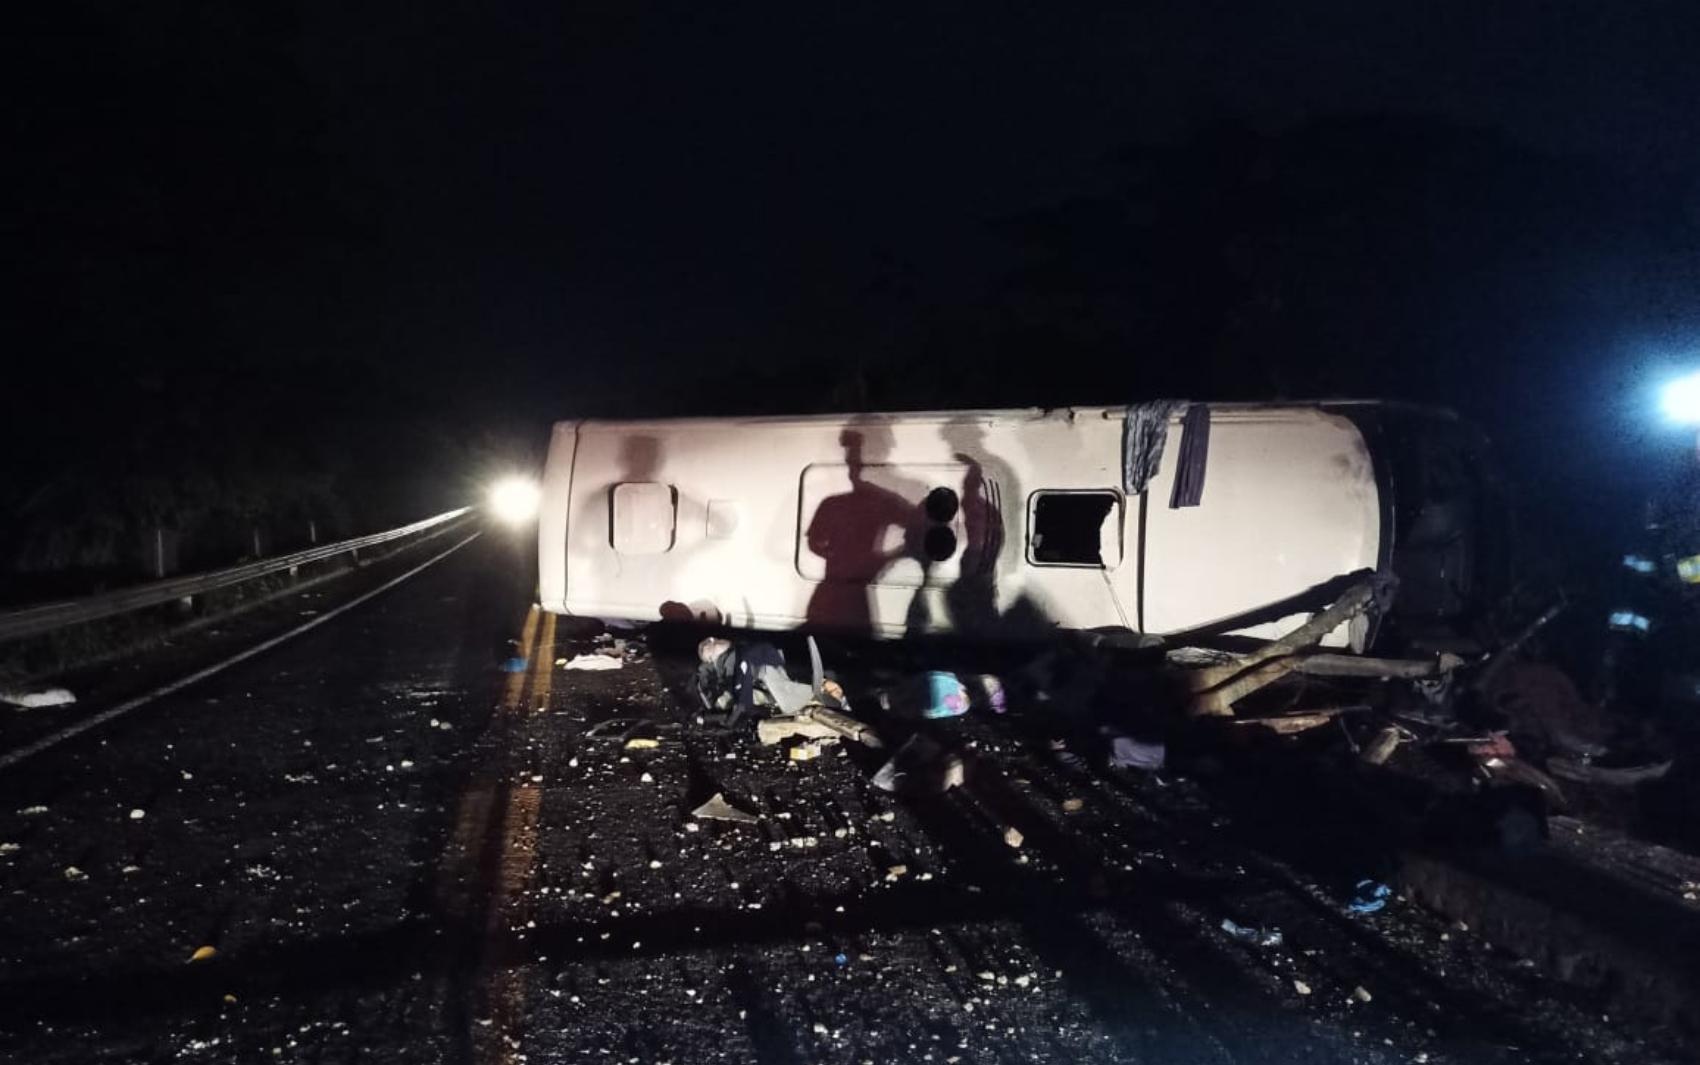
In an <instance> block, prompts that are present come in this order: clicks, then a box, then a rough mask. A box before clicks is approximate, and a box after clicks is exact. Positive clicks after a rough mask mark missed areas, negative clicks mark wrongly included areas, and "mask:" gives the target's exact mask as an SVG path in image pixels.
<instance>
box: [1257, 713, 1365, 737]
mask: <svg viewBox="0 0 1700 1065" xmlns="http://www.w3.org/2000/svg"><path fill="white" fill-rule="evenodd" d="M1367 709H1369V707H1367V706H1335V707H1329V708H1328V709H1325V710H1305V711H1302V712H1300V713H1296V714H1280V715H1278V716H1276V717H1238V718H1235V719H1234V724H1236V725H1261V726H1262V727H1264V728H1266V729H1269V730H1270V731H1272V732H1276V733H1279V734H1280V735H1282V736H1292V735H1296V734H1297V733H1300V732H1309V731H1310V730H1311V729H1314V728H1321V727H1322V726H1323V725H1326V724H1328V723H1329V722H1330V721H1332V720H1334V719H1335V718H1337V717H1339V716H1340V715H1342V714H1350V713H1356V712H1359V711H1363V710H1367Z"/></svg>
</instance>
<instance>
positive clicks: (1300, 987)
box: [1293, 980, 1310, 995]
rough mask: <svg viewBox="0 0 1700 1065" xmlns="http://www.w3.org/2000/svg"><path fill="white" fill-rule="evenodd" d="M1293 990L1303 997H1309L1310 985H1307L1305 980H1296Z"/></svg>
mask: <svg viewBox="0 0 1700 1065" xmlns="http://www.w3.org/2000/svg"><path fill="white" fill-rule="evenodd" d="M1293 990H1294V991H1297V992H1298V993H1299V994H1301V995H1308V994H1310V985H1309V984H1307V983H1305V982H1304V981H1303V980H1294V981H1293Z"/></svg>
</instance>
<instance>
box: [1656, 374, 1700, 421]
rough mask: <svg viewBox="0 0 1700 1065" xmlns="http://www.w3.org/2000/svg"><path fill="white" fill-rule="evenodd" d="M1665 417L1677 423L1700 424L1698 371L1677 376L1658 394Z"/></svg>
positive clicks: (1699, 377)
mask: <svg viewBox="0 0 1700 1065" xmlns="http://www.w3.org/2000/svg"><path fill="white" fill-rule="evenodd" d="M1659 407H1660V409H1662V410H1663V411H1664V414H1665V417H1666V418H1669V419H1670V420H1671V421H1673V422H1676V423H1677V424H1679V425H1700V373H1691V374H1689V375H1688V376H1687V377H1678V378H1677V379H1676V380H1674V381H1671V382H1670V383H1669V384H1667V385H1665V387H1664V391H1663V392H1661V393H1660V394H1659Z"/></svg>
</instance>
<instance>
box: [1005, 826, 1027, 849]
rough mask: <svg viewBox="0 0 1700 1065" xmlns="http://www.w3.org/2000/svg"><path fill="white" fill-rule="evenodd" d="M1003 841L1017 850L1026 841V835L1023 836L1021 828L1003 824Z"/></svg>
mask: <svg viewBox="0 0 1700 1065" xmlns="http://www.w3.org/2000/svg"><path fill="white" fill-rule="evenodd" d="M1003 841H1004V843H1005V844H1007V845H1008V846H1010V847H1012V848H1014V849H1016V850H1019V849H1021V844H1022V843H1024V842H1025V841H1026V837H1025V836H1023V835H1022V834H1021V830H1020V829H1019V828H1016V827H1015V826H1014V825H1005V826H1004V830H1003Z"/></svg>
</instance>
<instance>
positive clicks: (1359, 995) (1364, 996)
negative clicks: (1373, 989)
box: [1352, 987, 1371, 1002]
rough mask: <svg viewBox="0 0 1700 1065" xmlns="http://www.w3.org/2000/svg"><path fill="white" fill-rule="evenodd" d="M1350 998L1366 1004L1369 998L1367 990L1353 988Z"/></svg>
mask: <svg viewBox="0 0 1700 1065" xmlns="http://www.w3.org/2000/svg"><path fill="white" fill-rule="evenodd" d="M1352 997H1353V998H1354V999H1356V1000H1358V1001H1359V1002H1368V1001H1369V1000H1370V997H1371V996H1370V993H1369V991H1368V989H1366V988H1363V987H1354V988H1352Z"/></svg>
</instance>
